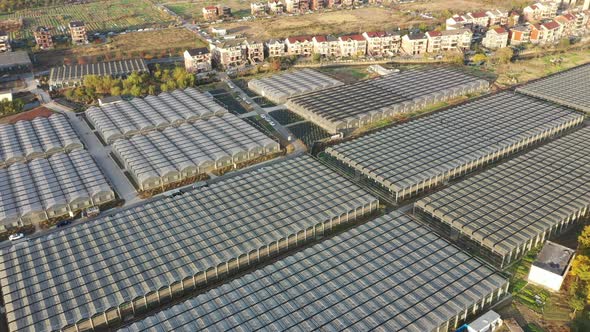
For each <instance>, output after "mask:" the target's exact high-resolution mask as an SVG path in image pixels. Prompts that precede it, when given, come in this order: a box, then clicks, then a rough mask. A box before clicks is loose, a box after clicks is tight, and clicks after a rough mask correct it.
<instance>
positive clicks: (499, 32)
mask: <svg viewBox="0 0 590 332" xmlns="http://www.w3.org/2000/svg"><path fill="white" fill-rule="evenodd" d="M481 44H482V45H483V46H484V47H486V48H489V49H492V50H495V49H499V48H502V47H506V46H508V31H507V30H506V29H504V28H494V29H489V30H488V31H487V32H486V35H485V37H484V38H483V39H482V41H481Z"/></svg>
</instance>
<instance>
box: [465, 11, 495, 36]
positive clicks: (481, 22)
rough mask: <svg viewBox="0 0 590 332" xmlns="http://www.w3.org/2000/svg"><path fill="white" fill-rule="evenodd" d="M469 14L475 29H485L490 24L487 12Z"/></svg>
mask: <svg viewBox="0 0 590 332" xmlns="http://www.w3.org/2000/svg"><path fill="white" fill-rule="evenodd" d="M467 16H468V17H469V20H470V21H471V22H470V23H472V24H473V30H475V31H484V30H485V29H486V28H487V27H488V26H489V25H490V17H489V16H488V15H487V14H486V12H476V13H467Z"/></svg>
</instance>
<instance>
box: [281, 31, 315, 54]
mask: <svg viewBox="0 0 590 332" xmlns="http://www.w3.org/2000/svg"><path fill="white" fill-rule="evenodd" d="M285 47H286V48H287V55H302V56H310V55H312V53H313V38H312V37H311V36H295V37H289V38H287V39H285Z"/></svg>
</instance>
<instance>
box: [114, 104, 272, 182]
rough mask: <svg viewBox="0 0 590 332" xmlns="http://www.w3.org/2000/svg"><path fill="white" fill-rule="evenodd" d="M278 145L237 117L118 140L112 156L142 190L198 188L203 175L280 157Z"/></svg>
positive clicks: (223, 116) (201, 122) (224, 116)
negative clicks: (196, 183) (189, 184)
mask: <svg viewBox="0 0 590 332" xmlns="http://www.w3.org/2000/svg"><path fill="white" fill-rule="evenodd" d="M280 150H281V147H280V145H279V143H277V142H275V141H274V140H272V139H270V138H268V137H267V136H266V135H264V134H263V133H261V132H260V131H258V130H257V129H255V128H254V127H252V126H251V125H249V124H247V123H246V122H244V121H242V120H241V119H239V118H238V117H236V116H235V115H233V114H230V113H226V114H224V115H222V116H219V117H217V116H216V117H212V118H210V119H208V120H202V121H197V122H195V123H192V124H187V123H185V124H182V125H180V126H179V127H169V128H166V129H164V130H163V131H161V132H160V131H153V132H151V133H148V134H147V135H145V136H135V137H133V138H131V139H129V140H118V141H116V142H115V143H114V144H113V152H114V154H115V155H116V156H117V158H118V159H119V160H120V161H121V164H123V165H124V166H125V168H126V169H127V170H128V171H129V172H130V173H131V175H132V176H133V178H134V179H135V181H136V182H137V185H138V190H140V191H147V190H153V189H156V188H160V187H162V186H169V185H171V184H174V183H182V182H183V181H185V180H187V179H191V181H190V182H194V181H195V180H196V179H198V177H199V175H203V174H205V173H208V172H211V171H214V170H218V169H223V168H227V167H234V166H235V165H239V164H243V163H246V162H254V161H256V160H258V159H260V158H261V157H264V156H268V155H272V154H274V153H278V152H280Z"/></svg>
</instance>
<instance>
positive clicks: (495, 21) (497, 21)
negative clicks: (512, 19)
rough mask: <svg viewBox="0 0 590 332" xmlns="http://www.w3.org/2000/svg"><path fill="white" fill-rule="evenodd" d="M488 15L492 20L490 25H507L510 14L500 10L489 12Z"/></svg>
mask: <svg viewBox="0 0 590 332" xmlns="http://www.w3.org/2000/svg"><path fill="white" fill-rule="evenodd" d="M486 15H487V16H488V17H489V18H490V21H489V23H488V24H489V25H490V26H492V25H506V24H507V23H508V12H503V11H501V10H498V9H493V10H488V11H487V12H486Z"/></svg>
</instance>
